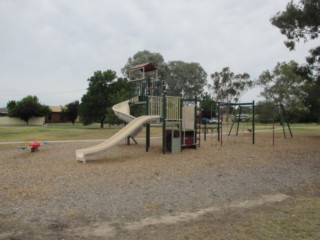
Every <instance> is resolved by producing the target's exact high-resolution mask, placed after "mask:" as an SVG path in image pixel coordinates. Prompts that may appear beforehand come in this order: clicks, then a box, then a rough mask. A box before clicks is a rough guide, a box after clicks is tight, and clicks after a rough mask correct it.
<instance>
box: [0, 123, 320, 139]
mask: <svg viewBox="0 0 320 240" xmlns="http://www.w3.org/2000/svg"><path fill="white" fill-rule="evenodd" d="M122 127H123V125H119V126H109V125H105V128H103V129H101V128H100V126H99V124H92V125H89V126H83V125H82V124H75V125H72V124H71V123H63V124H58V123H57V124H48V125H47V126H0V142H14V141H50V140H51V141H53V140H55V141H56V140H86V139H106V138H109V137H110V136H112V135H113V134H114V133H115V132H116V131H118V130H119V129H120V128H122ZM230 127H231V124H229V125H228V126H227V125H226V124H224V125H223V131H224V132H228V131H229V129H230ZM247 128H251V123H248V124H247V123H240V126H239V132H242V131H247ZM271 128H272V124H261V123H258V124H256V130H257V131H258V130H266V131H270V132H271V131H272V129H271ZM275 128H276V131H282V127H281V126H280V125H279V123H277V124H275ZM291 128H292V132H293V134H298V133H313V134H320V125H318V124H292V125H291ZM233 131H236V125H234V127H233ZM286 131H287V128H286ZM144 136H145V132H144V131H142V132H141V133H140V134H139V135H138V137H144ZM151 136H161V127H160V126H158V127H155V126H152V127H151Z"/></svg>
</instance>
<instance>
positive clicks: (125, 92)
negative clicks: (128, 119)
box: [107, 78, 130, 124]
mask: <svg viewBox="0 0 320 240" xmlns="http://www.w3.org/2000/svg"><path fill="white" fill-rule="evenodd" d="M129 89H130V87H129V83H128V80H127V79H126V78H118V80H117V81H116V82H113V83H111V84H110V86H109V91H110V96H109V99H110V100H109V103H108V108H107V122H108V123H109V124H120V123H121V122H122V121H121V120H120V119H119V118H118V117H117V116H116V115H115V114H114V112H113V110H112V106H113V105H115V104H117V103H120V102H122V101H124V100H127V99H129V98H130V90H129Z"/></svg>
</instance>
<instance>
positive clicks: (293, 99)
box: [258, 61, 309, 121]
mask: <svg viewBox="0 0 320 240" xmlns="http://www.w3.org/2000/svg"><path fill="white" fill-rule="evenodd" d="M298 69H299V64H298V63H297V62H295V61H290V62H289V63H285V62H283V63H278V64H277V65H276V67H275V68H274V69H273V70H272V71H269V70H267V71H264V72H263V73H262V74H261V75H260V76H259V78H258V84H259V85H261V86H262V87H263V88H264V89H263V91H262V93H261V95H262V96H263V97H265V99H266V101H267V102H273V103H275V104H283V105H284V106H285V108H286V109H287V111H288V113H289V114H290V116H291V119H294V120H295V121H301V120H303V118H304V116H305V115H306V114H308V112H309V110H308V108H307V107H306V106H305V99H306V97H307V93H306V92H305V83H306V81H307V80H305V79H304V78H303V77H302V76H301V75H299V74H297V71H298Z"/></svg>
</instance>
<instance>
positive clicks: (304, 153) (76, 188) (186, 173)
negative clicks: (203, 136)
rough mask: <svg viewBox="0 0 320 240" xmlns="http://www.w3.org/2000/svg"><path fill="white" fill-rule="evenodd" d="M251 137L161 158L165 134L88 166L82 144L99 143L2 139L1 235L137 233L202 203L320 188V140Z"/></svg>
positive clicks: (196, 210) (210, 205)
mask: <svg viewBox="0 0 320 240" xmlns="http://www.w3.org/2000/svg"><path fill="white" fill-rule="evenodd" d="M250 141H251V139H250V136H249V134H244V135H242V136H238V137H225V138H224V143H223V146H220V144H219V143H218V142H217V141H216V139H213V138H212V137H211V136H207V141H205V142H204V141H202V142H201V147H200V148H198V149H197V150H194V149H185V150H183V151H182V152H181V153H178V154H166V155H163V154H162V153H161V146H160V144H161V141H160V140H152V141H151V149H150V151H149V152H145V150H144V140H142V139H141V140H138V142H139V143H140V144H138V145H130V146H127V145H125V144H124V143H123V144H120V145H118V146H117V147H115V148H113V149H111V150H109V151H106V152H104V153H100V154H97V155H93V156H91V157H90V158H89V159H88V160H87V163H85V164H84V163H80V162H77V161H76V160H75V150H76V149H79V148H84V147H88V146H92V145H94V144H96V143H92V142H87V143H86V142H74V143H71V142H68V143H49V144H46V145H42V146H41V147H40V150H39V151H38V152H35V153H30V151H29V150H24V151H23V150H19V149H18V148H17V146H18V145H14V144H9V145H0V167H1V168H0V182H1V185H0V199H1V203H0V204H1V209H0V219H1V220H0V230H1V231H0V239H16V240H17V239H135V237H134V236H135V235H134V232H135V231H136V230H137V228H139V230H141V229H142V230H143V228H145V227H146V226H148V225H156V224H157V222H156V221H155V220H157V221H159V224H160V223H161V224H164V223H165V220H164V219H166V221H167V222H168V223H167V224H168V225H170V226H172V227H174V226H177V225H175V223H174V222H179V221H180V220H181V221H186V222H188V221H189V220H191V218H192V216H197V214H198V215H199V214H200V213H201V211H204V209H207V210H205V211H204V212H206V211H216V210H217V209H220V208H222V207H224V208H225V207H226V206H234V204H235V203H241V202H245V201H247V200H250V199H261V197H263V196H266V195H267V196H280V197H281V196H290V195H292V194H294V193H295V192H297V191H303V190H304V189H314V190H315V191H318V190H319V186H320V148H319V146H320V137H319V136H313V135H308V136H305V135H297V136H294V138H287V139H283V138H282V137H281V136H278V137H277V138H276V145H275V146H274V147H273V146H272V139H271V136H270V134H266V135H264V134H258V135H257V138H256V144H255V145H252V144H251V143H250ZM279 194H280V195H279ZM257 201H258V200H257ZM238 205H239V204H238ZM239 206H242V205H241V204H240V205H239ZM208 209H209V210H208ZM183 213H185V215H181V214H183ZM192 214H193V215H192ZM177 216H180V217H179V219H180V220H177V219H172V217H177ZM148 221H149V223H148ZM130 226H131V227H130ZM137 226H139V227H137ZM158 236H160V237H159V239H165V238H166V237H165V236H166V235H165V233H163V234H162V235H161V234H160V235H158ZM161 236H162V237H161ZM143 238H144V239H148V237H141V235H139V239H143ZM177 239H178V237H177Z"/></svg>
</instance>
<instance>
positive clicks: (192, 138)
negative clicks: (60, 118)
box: [76, 62, 200, 162]
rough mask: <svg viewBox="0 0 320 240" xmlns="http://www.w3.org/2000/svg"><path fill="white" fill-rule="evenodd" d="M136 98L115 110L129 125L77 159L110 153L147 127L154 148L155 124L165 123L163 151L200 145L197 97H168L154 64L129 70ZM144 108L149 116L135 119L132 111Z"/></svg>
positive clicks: (115, 106)
mask: <svg viewBox="0 0 320 240" xmlns="http://www.w3.org/2000/svg"><path fill="white" fill-rule="evenodd" d="M128 75H129V81H130V83H131V85H132V97H131V98H130V99H129V100H126V101H123V102H121V103H118V104H116V105H114V106H113V107H112V109H113V111H114V113H115V115H116V116H117V117H118V118H119V119H121V120H123V121H124V122H126V123H128V124H127V125H126V126H125V127H123V128H122V129H121V130H119V131H118V132H117V133H115V134H114V135H113V136H112V137H110V138H109V139H106V140H105V141H103V142H102V143H100V144H98V145H96V146H92V147H88V148H84V149H78V150H76V160H78V161H82V162H86V158H87V157H88V156H90V155H93V154H97V153H100V152H103V151H106V150H108V149H110V148H112V147H114V146H115V145H117V144H118V143H119V142H121V141H122V140H124V139H127V142H128V143H129V142H130V139H134V136H135V135H136V134H138V133H139V132H140V131H141V129H142V128H143V127H144V126H145V128H146V138H145V139H146V144H145V146H146V151H147V152H148V151H149V148H150V127H151V123H157V124H159V123H160V124H162V152H163V154H166V153H167V152H172V153H176V152H180V151H181V150H182V149H183V148H189V147H192V148H197V147H199V146H200V131H198V128H199V126H198V123H197V104H198V101H197V98H194V99H183V98H182V97H181V96H167V95H166V83H165V81H164V80H162V81H160V80H159V78H158V70H157V68H156V67H155V66H154V65H153V64H152V63H150V62H149V63H144V64H139V65H136V66H134V67H132V68H130V69H129V72H128ZM137 104H139V105H143V106H144V111H145V115H142V116H139V117H134V116H132V115H131V114H130V108H131V106H134V105H137Z"/></svg>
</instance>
